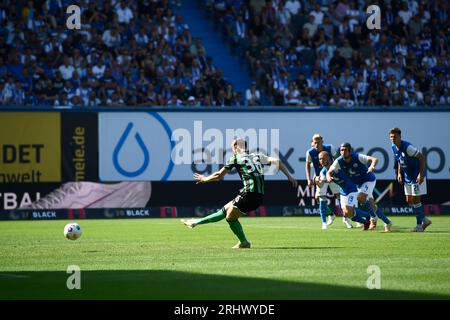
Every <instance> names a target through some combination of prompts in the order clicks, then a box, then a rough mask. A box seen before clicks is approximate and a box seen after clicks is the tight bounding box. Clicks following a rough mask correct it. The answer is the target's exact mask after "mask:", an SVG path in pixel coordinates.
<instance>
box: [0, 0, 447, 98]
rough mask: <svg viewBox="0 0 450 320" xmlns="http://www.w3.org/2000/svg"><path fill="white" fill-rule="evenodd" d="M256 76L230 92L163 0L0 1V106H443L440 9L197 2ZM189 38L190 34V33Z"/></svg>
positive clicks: (433, 4)
mask: <svg viewBox="0 0 450 320" xmlns="http://www.w3.org/2000/svg"><path fill="white" fill-rule="evenodd" d="M198 1H199V3H201V4H202V5H203V6H204V8H205V9H206V10H208V12H209V13H211V16H212V17H213V18H212V19H213V20H214V21H215V23H216V25H217V27H218V28H220V30H221V31H222V32H223V34H224V36H225V38H226V39H227V40H229V42H230V45H231V46H232V48H233V50H234V52H235V53H237V54H238V55H240V56H241V57H242V59H243V61H245V63H246V64H248V66H249V72H251V74H252V76H253V77H254V79H255V80H256V81H255V83H253V84H252V85H251V88H249V89H248V90H247V91H246V92H245V93H244V92H235V90H234V88H233V84H232V83H231V82H229V81H227V80H226V79H225V78H224V76H223V73H222V70H221V69H220V68H217V67H216V66H215V65H214V61H213V57H211V56H208V55H207V53H206V51H205V48H204V46H203V44H202V40H201V39H199V38H194V37H193V36H192V35H191V33H190V30H189V26H188V25H187V24H185V23H184V21H183V17H182V16H179V15H174V13H173V11H172V7H171V5H173V4H171V3H169V1H168V0H162V1H158V0H141V1H137V0H133V1H125V0H103V1H93V0H84V1H80V2H79V5H80V7H81V8H82V14H81V17H82V21H81V22H82V23H81V30H76V31H73V30H69V29H68V28H66V19H67V17H68V15H67V14H66V11H65V10H66V8H67V7H68V6H69V5H71V4H72V3H71V2H72V1H68V0H40V1H39V0H38V1H23V0H19V1H13V0H5V1H2V2H1V4H0V105H40V106H69V107H89V106H198V105H203V106H211V105H215V106H244V105H249V106H251V105H259V104H261V102H260V97H261V93H263V94H265V95H266V96H267V97H269V99H270V102H271V103H272V104H273V105H295V106H304V105H322V106H330V107H332V106H354V105H368V106H374V105H382V106H390V105H399V106H438V105H441V106H444V105H450V91H449V87H450V77H449V65H450V51H449V40H450V38H449V35H450V32H449V27H450V19H449V14H450V12H449V5H448V3H447V2H446V1H445V0H441V1H416V0H411V1H394V0H392V1H389V0H384V1H379V5H380V7H381V13H382V20H381V26H382V29H381V30H372V31H370V30H368V29H367V27H366V19H367V14H366V13H365V9H366V8H367V6H369V5H370V4H373V3H372V2H373V1H349V0H339V1H331V0H317V1H316V0H305V1H298V0H198ZM194 36H195V35H194Z"/></svg>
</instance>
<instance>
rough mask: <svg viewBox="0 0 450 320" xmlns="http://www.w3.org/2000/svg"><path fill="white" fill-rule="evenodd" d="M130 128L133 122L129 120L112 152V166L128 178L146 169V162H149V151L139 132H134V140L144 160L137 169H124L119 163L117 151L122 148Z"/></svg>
mask: <svg viewBox="0 0 450 320" xmlns="http://www.w3.org/2000/svg"><path fill="white" fill-rule="evenodd" d="M131 129H133V123H132V122H129V123H128V125H127V127H126V128H125V131H124V132H123V134H122V136H121V137H120V139H119V142H118V143H117V145H116V147H115V148H114V152H113V164H114V167H115V168H116V169H117V171H118V172H119V173H120V174H121V175H123V176H125V177H128V178H134V177H137V176H139V175H141V174H142V173H143V172H144V171H145V170H146V169H147V167H148V164H149V162H150V152H149V151H148V149H147V147H146V146H145V144H144V141H143V140H142V138H141V136H140V134H139V132H136V133H135V135H134V139H135V140H136V142H137V144H138V146H139V148H140V149H141V151H142V154H143V156H144V161H143V162H142V165H141V166H140V167H139V169H137V170H135V171H128V170H125V169H124V168H123V167H122V166H121V164H120V163H119V153H120V151H121V149H122V148H123V145H124V144H125V141H126V140H127V139H128V136H129V135H130V132H131Z"/></svg>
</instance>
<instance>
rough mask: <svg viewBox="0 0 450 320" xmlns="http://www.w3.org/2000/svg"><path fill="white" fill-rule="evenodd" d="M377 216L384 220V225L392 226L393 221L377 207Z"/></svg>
mask: <svg viewBox="0 0 450 320" xmlns="http://www.w3.org/2000/svg"><path fill="white" fill-rule="evenodd" d="M377 216H378V217H379V218H380V219H381V220H383V222H384V223H386V224H391V220H389V219H388V217H386V215H385V214H384V212H383V211H382V210H381V208H380V207H378V206H377Z"/></svg>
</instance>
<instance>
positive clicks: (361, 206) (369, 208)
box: [359, 201, 377, 218]
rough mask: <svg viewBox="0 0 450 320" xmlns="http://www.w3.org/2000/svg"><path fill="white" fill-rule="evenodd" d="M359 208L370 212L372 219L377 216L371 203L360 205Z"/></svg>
mask: <svg viewBox="0 0 450 320" xmlns="http://www.w3.org/2000/svg"><path fill="white" fill-rule="evenodd" d="M359 207H360V208H361V210H364V211H366V212H368V213H369V215H370V217H371V218H375V217H376V216H377V215H376V214H375V212H374V211H373V210H372V207H371V206H370V203H369V201H366V202H364V203H363V204H360V205H359Z"/></svg>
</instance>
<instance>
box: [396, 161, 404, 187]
mask: <svg viewBox="0 0 450 320" xmlns="http://www.w3.org/2000/svg"><path fill="white" fill-rule="evenodd" d="M397 181H398V183H399V184H403V178H402V167H401V165H400V162H397Z"/></svg>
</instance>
